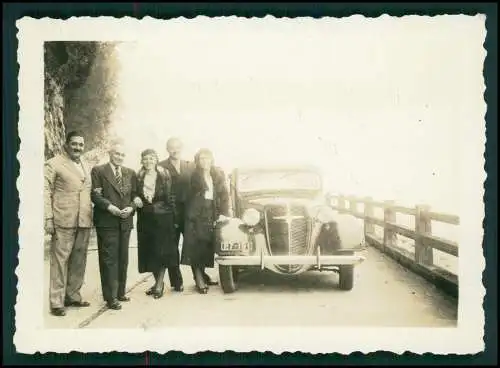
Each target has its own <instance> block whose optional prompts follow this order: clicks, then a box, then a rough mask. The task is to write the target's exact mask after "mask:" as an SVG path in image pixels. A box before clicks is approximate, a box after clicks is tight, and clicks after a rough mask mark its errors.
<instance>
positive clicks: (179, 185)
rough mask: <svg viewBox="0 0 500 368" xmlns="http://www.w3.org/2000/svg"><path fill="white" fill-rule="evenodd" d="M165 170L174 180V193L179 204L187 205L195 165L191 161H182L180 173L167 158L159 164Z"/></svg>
mask: <svg viewBox="0 0 500 368" xmlns="http://www.w3.org/2000/svg"><path fill="white" fill-rule="evenodd" d="M158 165H160V166H161V167H163V168H164V169H167V170H168V172H169V173H170V177H171V178H172V193H173V195H174V197H175V201H176V202H177V203H186V201H187V199H188V196H189V183H190V178H191V174H192V173H193V171H194V164H193V163H192V162H189V161H185V160H181V162H180V170H181V171H180V172H178V171H177V169H176V168H175V167H174V165H172V163H171V162H170V160H169V159H168V158H167V159H166V160H163V161H161V162H159V163H158Z"/></svg>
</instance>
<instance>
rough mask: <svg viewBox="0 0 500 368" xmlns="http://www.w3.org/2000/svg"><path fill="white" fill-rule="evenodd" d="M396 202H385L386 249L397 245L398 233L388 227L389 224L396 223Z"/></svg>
mask: <svg viewBox="0 0 500 368" xmlns="http://www.w3.org/2000/svg"><path fill="white" fill-rule="evenodd" d="M393 207H394V201H392V200H390V201H384V247H392V246H394V245H395V244H394V243H395V240H396V239H395V235H396V233H395V232H394V231H392V229H391V228H390V227H388V226H387V223H388V222H393V223H394V222H396V212H394V209H393Z"/></svg>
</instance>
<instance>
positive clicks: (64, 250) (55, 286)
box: [44, 131, 92, 316]
mask: <svg viewBox="0 0 500 368" xmlns="http://www.w3.org/2000/svg"><path fill="white" fill-rule="evenodd" d="M84 146H85V142H84V137H83V134H82V133H81V132H76V131H73V132H70V133H68V135H67V137H66V142H65V144H64V152H63V153H62V154H60V155H57V156H55V157H53V158H51V159H50V160H48V161H47V162H46V163H45V173H44V177H45V182H44V192H45V193H44V207H45V231H46V232H47V233H49V234H51V235H52V244H51V249H50V287H49V299H50V309H51V313H52V314H53V315H56V316H64V315H65V314H66V312H65V308H64V307H68V306H75V307H88V306H89V305H90V304H89V303H88V302H86V301H84V300H82V296H81V294H80V289H81V287H82V285H83V279H84V275H85V267H86V263H87V250H88V244H89V238H90V230H91V228H92V203H91V201H90V189H91V178H90V175H89V167H88V165H87V163H85V162H84V161H83V160H82V159H81V155H82V153H83V150H84Z"/></svg>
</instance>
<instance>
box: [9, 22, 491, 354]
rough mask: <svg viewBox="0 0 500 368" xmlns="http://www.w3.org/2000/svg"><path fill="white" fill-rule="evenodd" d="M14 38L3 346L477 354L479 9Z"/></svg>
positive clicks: (50, 26)
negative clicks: (11, 312) (13, 204)
mask: <svg viewBox="0 0 500 368" xmlns="http://www.w3.org/2000/svg"><path fill="white" fill-rule="evenodd" d="M18 27H19V30H20V32H19V41H20V42H19V53H18V56H19V62H20V75H19V82H20V92H19V101H20V106H21V113H20V123H19V125H20V131H19V134H20V138H21V151H20V154H19V160H20V163H21V173H20V178H19V181H18V188H19V192H20V197H21V206H20V212H19V216H20V220H21V226H20V249H21V251H20V253H19V267H18V268H17V270H16V272H17V275H18V277H19V282H18V291H19V297H18V300H17V304H16V316H17V317H16V336H15V344H16V347H17V348H18V349H19V350H23V352H26V353H34V352H36V351H41V352H46V351H54V352H66V351H72V350H76V351H82V352H87V351H99V352H105V351H115V350H117V351H127V352H141V351H146V350H151V351H157V352H166V351H170V350H182V351H184V352H187V353H192V352H197V351H204V350H213V351H225V350H235V351H252V350H258V351H269V350H271V351H273V352H276V353H280V352H283V351H304V352H314V353H316V352H323V353H331V352H340V353H350V352H353V351H361V352H371V351H378V350H389V351H393V352H397V353H400V352H404V351H412V352H417V353H425V352H433V353H459V354H461V353H474V352H478V351H481V350H482V349H483V341H482V336H483V324H484V312H483V309H482V300H483V296H484V288H483V285H482V282H481V273H482V270H483V267H484V259H483V255H482V249H481V244H482V234H483V230H482V218H483V216H484V204H483V198H482V196H483V183H484V180H485V173H484V170H483V164H484V161H483V160H484V158H483V152H484V142H485V136H484V114H485V111H486V104H485V103H484V98H483V92H484V83H483V77H482V68H483V62H484V57H485V51H484V49H483V47H482V43H483V41H484V37H485V34H486V33H485V28H484V17H483V16H475V17H471V16H442V17H434V18H432V19H431V18H426V17H418V16H412V17H403V18H392V17H382V18H376V19H368V18H363V17H352V18H342V19H335V18H324V19H318V20H315V19H312V18H296V19H286V20H285V19H282V20H278V19H274V18H271V17H266V18H263V19H257V18H255V19H238V18H196V19H192V20H187V19H173V20H169V21H161V20H153V19H144V20H141V21H139V20H133V19H121V20H119V19H113V18H95V19H83V18H73V19H71V20H67V21H62V20H55V19H44V20H35V19H30V18H24V19H23V20H21V21H19V22H18ZM62 30H64V32H63V33H61V32H62ZM97 30H99V31H100V32H97ZM119 30H120V31H121V32H119ZM31 81H35V82H31ZM28 83H29V87H28V86H27V84H28ZM42 142H44V144H42ZM42 147H43V149H42ZM42 171H43V174H41V175H38V174H37V173H41V172H42ZM36 188H39V189H38V190H37V189H36ZM28 204H29V205H28ZM28 224H29V226H28ZM28 227H29V229H28ZM33 306H36V310H34V309H33V308H34V307H33ZM117 333H118V334H119V335H120V341H117V340H116V339H110V338H109V337H110V336H113V334H117ZM194 335H196V336H200V339H198V340H197V341H194V340H193V339H192V336H194ZM278 337H279V338H278Z"/></svg>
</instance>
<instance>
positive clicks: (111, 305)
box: [108, 300, 122, 310]
mask: <svg viewBox="0 0 500 368" xmlns="http://www.w3.org/2000/svg"><path fill="white" fill-rule="evenodd" d="M108 308H109V309H114V310H120V309H122V306H121V304H120V303H118V300H113V301H111V302H108Z"/></svg>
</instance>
